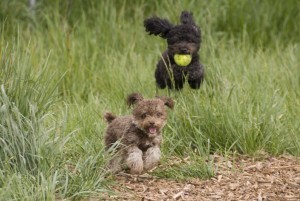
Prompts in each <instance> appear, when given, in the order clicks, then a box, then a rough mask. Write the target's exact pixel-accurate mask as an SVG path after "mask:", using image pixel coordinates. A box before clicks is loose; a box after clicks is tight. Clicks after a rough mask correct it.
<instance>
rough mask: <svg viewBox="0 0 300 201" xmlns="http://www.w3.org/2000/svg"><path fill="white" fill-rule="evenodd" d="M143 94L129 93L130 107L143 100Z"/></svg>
mask: <svg viewBox="0 0 300 201" xmlns="http://www.w3.org/2000/svg"><path fill="white" fill-rule="evenodd" d="M143 99H144V98H143V96H142V95H141V94H139V93H132V94H130V95H128V97H127V105H128V106H129V107H130V106H131V105H133V104H136V103H137V102H139V101H141V100H143Z"/></svg>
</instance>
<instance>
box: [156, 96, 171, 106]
mask: <svg viewBox="0 0 300 201" xmlns="http://www.w3.org/2000/svg"><path fill="white" fill-rule="evenodd" d="M157 98H159V99H160V100H162V101H163V102H164V103H165V105H166V106H167V107H169V108H170V109H173V108H174V104H175V103H174V101H173V99H172V98H169V97H166V96H161V97H157Z"/></svg>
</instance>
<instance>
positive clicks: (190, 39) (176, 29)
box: [144, 11, 204, 90]
mask: <svg viewBox="0 0 300 201" xmlns="http://www.w3.org/2000/svg"><path fill="white" fill-rule="evenodd" d="M180 21H181V24H179V25H172V24H171V23H170V22H169V21H168V20H166V19H161V18H159V17H151V18H148V19H146V20H145V21H144V26H145V28H146V31H147V32H149V34H150V35H151V34H154V35H156V36H157V35H159V36H160V37H162V38H164V39H167V43H168V48H167V50H166V51H165V52H164V53H163V55H162V59H161V60H160V61H159V62H158V64H157V66H156V71H155V79H156V83H157V85H158V87H159V88H162V89H164V88H165V87H166V86H168V88H169V89H172V88H173V87H175V89H177V90H179V89H182V87H183V84H184V82H185V80H186V79H187V81H188V83H189V85H190V87H191V88H193V89H198V88H199V87H200V84H201V83H202V81H203V78H204V67H203V65H202V64H201V63H200V61H199V55H198V51H199V49H200V43H201V31H200V28H199V27H198V26H197V25H196V24H195V22H194V20H193V16H192V13H190V12H187V11H183V12H182V13H181V16H180ZM176 54H177V55H190V56H189V57H191V62H190V63H189V64H187V65H185V66H182V65H178V64H177V63H178V62H177V63H176V62H175V59H174V56H175V55H176Z"/></svg>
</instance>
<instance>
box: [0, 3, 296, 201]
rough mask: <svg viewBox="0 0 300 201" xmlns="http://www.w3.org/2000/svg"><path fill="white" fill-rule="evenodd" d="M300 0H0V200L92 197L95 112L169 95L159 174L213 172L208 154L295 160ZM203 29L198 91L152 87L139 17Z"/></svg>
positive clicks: (100, 164)
mask: <svg viewBox="0 0 300 201" xmlns="http://www.w3.org/2000/svg"><path fill="white" fill-rule="evenodd" d="M299 9H300V1H298V0H287V1H280V0H276V1H274V0H264V1H260V0H210V1H204V0H203V1H196V0H194V1H193V0H184V1H175V0H174V1H171V0H166V1H165V0H156V1H150V0H136V1H129V0H127V1H121V0H103V1H99V0H89V1H79V0H78V1H77V0H66V1H59V0H51V1H50V0H48V1H47V0H38V1H37V3H36V6H35V7H34V8H30V7H29V5H28V1H27V0H2V1H1V2H0V23H1V26H0V200H55V199H77V200H80V199H82V198H85V197H98V198H99V197H101V195H103V193H104V192H109V193H112V192H111V190H110V189H109V187H108V184H109V183H110V182H114V178H113V176H112V175H109V174H108V173H107V171H106V170H105V168H104V167H105V164H106V162H107V160H108V159H109V157H110V156H109V154H107V153H106V152H105V151H104V149H103V132H104V130H105V126H106V125H105V123H104V121H103V119H102V114H103V112H104V111H112V112H113V113H115V114H117V115H123V114H129V113H130V110H128V107H127V106H126V105H125V101H124V99H125V97H126V96H127V95H128V94H129V93H131V92H140V93H142V94H143V95H144V96H145V97H149V98H150V97H153V96H154V95H155V94H156V93H158V94H160V95H169V96H170V97H172V98H173V99H174V100H175V102H176V106H175V108H174V111H170V112H169V119H168V124H167V126H166V127H165V130H164V143H163V146H162V151H163V158H162V164H168V162H169V160H171V157H173V156H176V157H187V156H188V157H190V159H191V161H192V162H191V163H190V164H186V165H181V166H175V167H172V166H170V167H168V168H162V169H158V170H157V171H156V172H154V173H153V174H155V175H157V176H159V177H163V178H175V179H184V178H187V177H200V178H206V177H210V176H212V175H213V174H214V171H213V169H212V166H211V164H210V163H205V160H207V159H209V154H212V153H215V152H218V153H220V154H224V155H226V154H232V153H239V154H248V155H256V154H258V153H261V152H267V153H269V154H272V155H279V154H283V153H288V154H292V155H295V156H299V155H300V121H299V115H300V90H299V88H300V61H299V58H300V49H299V42H300V26H299V24H298V23H299V21H300V12H299ZM182 10H189V11H192V12H193V13H194V18H195V21H196V22H197V23H198V24H199V26H200V27H201V30H202V37H203V38H202V39H203V43H202V46H201V51H200V57H201V60H202V62H203V64H204V65H205V70H206V77H205V82H204V84H203V85H202V86H201V89H200V90H191V89H189V87H188V86H185V88H184V89H183V90H182V91H181V92H176V91H167V90H157V89H156V87H155V80H154V76H153V73H154V69H155V65H156V62H157V61H158V59H159V58H160V54H161V52H162V51H164V49H165V47H166V42H165V41H164V40H163V39H161V38H159V37H154V36H149V35H148V34H147V33H146V32H145V31H144V27H143V20H144V19H145V18H146V17H149V16H152V15H157V16H160V17H163V18H167V19H169V20H170V21H171V22H174V23H178V21H179V19H178V18H179V15H180V12H181V11H182Z"/></svg>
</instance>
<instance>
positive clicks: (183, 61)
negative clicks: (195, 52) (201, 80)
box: [174, 54, 192, 66]
mask: <svg viewBox="0 0 300 201" xmlns="http://www.w3.org/2000/svg"><path fill="white" fill-rule="evenodd" d="M174 60H175V63H176V64H177V65H178V66H187V65H189V64H190V63H191V61H192V56H191V55H189V54H175V55H174Z"/></svg>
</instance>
